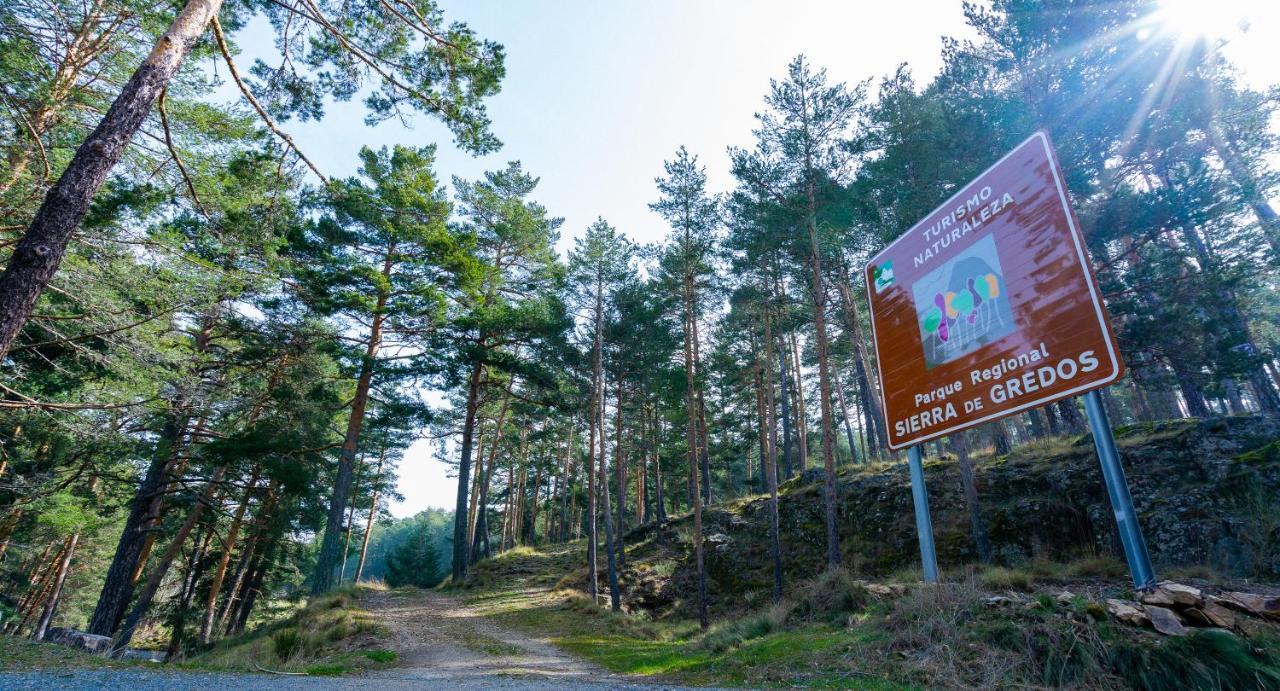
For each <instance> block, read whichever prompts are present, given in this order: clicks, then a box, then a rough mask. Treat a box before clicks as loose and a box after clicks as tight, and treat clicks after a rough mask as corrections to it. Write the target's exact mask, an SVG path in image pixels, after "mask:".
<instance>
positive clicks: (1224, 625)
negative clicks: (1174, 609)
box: [1185, 601, 1237, 629]
mask: <svg viewBox="0 0 1280 691" xmlns="http://www.w3.org/2000/svg"><path fill="white" fill-rule="evenodd" d="M1185 614H1186V617H1187V619H1189V620H1190V621H1191V622H1192V623H1194V624H1196V625H1197V626H1216V627H1218V628H1221V629H1234V628H1236V623H1237V616H1236V614H1235V612H1232V611H1231V610H1229V609H1227V608H1226V607H1223V606H1222V605H1220V604H1218V603H1216V602H1213V601H1207V602H1205V603H1204V604H1202V605H1200V606H1199V607H1191V608H1189V609H1187V610H1186V612H1185Z"/></svg>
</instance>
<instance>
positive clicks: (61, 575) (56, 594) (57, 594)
mask: <svg viewBox="0 0 1280 691" xmlns="http://www.w3.org/2000/svg"><path fill="white" fill-rule="evenodd" d="M79 542H80V533H79V531H77V532H74V533H72V534H71V537H69V538H67V545H66V547H64V548H63V550H62V560H61V561H59V562H58V571H57V574H56V575H55V576H54V577H53V590H52V592H50V593H49V598H48V599H47V600H46V601H45V603H44V611H43V612H41V613H40V621H39V622H37V623H36V630H35V632H34V633H32V634H31V637H32V638H34V639H36V640H37V641H43V640H44V634H45V632H46V631H48V630H49V624H50V623H51V622H52V621H53V615H54V613H55V612H57V611H58V600H59V598H61V597H62V585H63V584H64V583H66V581H67V572H68V571H70V570H71V558H72V556H74V555H75V553H76V545H77V544H79Z"/></svg>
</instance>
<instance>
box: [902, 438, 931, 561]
mask: <svg viewBox="0 0 1280 691" xmlns="http://www.w3.org/2000/svg"><path fill="white" fill-rule="evenodd" d="M907 460H908V462H909V464H910V465H911V498H912V499H913V500H914V501H915V505H916V534H917V535H919V536H920V561H921V562H922V563H923V564H924V580H926V581H928V582H929V583H937V582H938V553H937V551H935V550H934V548H933V520H932V519H930V518H929V490H928V488H926V487H925V486H924V462H923V461H922V460H921V458H920V445H919V444H917V445H915V446H912V447H911V448H909V449H907Z"/></svg>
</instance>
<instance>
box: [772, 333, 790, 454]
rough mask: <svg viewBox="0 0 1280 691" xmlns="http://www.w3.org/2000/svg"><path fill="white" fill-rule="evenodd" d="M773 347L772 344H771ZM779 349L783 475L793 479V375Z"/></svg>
mask: <svg viewBox="0 0 1280 691" xmlns="http://www.w3.org/2000/svg"><path fill="white" fill-rule="evenodd" d="M770 345H772V344H770ZM782 351H783V349H781V348H779V349H778V383H779V385H780V386H779V388H780V390H779V392H778V393H779V398H781V399H782V411H781V413H782V475H783V477H786V478H788V479H790V478H791V476H792V474H793V472H792V466H791V405H790V403H789V401H788V399H789V398H790V396H789V395H788V393H787V389H789V388H790V386H789V384H790V383H791V375H790V374H788V373H787V357H786V355H785V354H784V353H783V352H782Z"/></svg>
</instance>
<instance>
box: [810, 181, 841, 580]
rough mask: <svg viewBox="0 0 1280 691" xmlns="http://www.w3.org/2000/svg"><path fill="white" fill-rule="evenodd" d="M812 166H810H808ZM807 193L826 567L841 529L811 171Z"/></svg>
mask: <svg viewBox="0 0 1280 691" xmlns="http://www.w3.org/2000/svg"><path fill="white" fill-rule="evenodd" d="M809 170H811V169H809ZM806 178H807V181H806V185H805V186H806V190H807V191H806V193H807V195H808V201H809V213H808V217H807V219H806V221H807V224H808V228H809V271H810V272H811V273H812V279H813V331H814V345H815V346H816V347H817V350H818V410H819V412H820V415H821V422H822V464H823V468H824V470H825V473H824V483H823V493H822V496H823V504H824V505H825V508H826V524H827V568H835V567H838V566H840V533H839V531H838V530H837V528H836V454H835V444H834V440H833V439H832V437H833V436H835V435H834V432H833V431H832V430H833V429H834V427H833V426H832V425H833V422H832V417H833V416H832V414H831V363H830V354H829V353H828V350H829V346H830V344H829V343H828V342H827V315H826V311H827V296H826V288H825V287H824V286H823V277H822V251H821V248H820V247H819V245H818V227H817V219H816V218H815V214H816V213H817V211H816V202H815V201H814V189H813V185H814V183H813V180H812V174H811V173H810V174H807V175H806Z"/></svg>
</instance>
